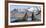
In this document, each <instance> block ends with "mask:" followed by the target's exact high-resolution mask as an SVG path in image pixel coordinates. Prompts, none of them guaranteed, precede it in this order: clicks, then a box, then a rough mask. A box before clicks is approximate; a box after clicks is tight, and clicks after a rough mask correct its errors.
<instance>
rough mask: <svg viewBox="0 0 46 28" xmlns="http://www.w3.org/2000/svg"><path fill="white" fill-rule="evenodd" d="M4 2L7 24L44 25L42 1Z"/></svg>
mask: <svg viewBox="0 0 46 28" xmlns="http://www.w3.org/2000/svg"><path fill="white" fill-rule="evenodd" d="M6 4H7V5H6V7H5V8H6V13H5V14H6V15H7V16H6V18H7V19H6V22H7V23H8V26H37V25H44V3H40V2H21V1H8V2H7V3H6Z"/></svg>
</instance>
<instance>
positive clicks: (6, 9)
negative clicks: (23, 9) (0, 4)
mask: <svg viewBox="0 0 46 28" xmlns="http://www.w3.org/2000/svg"><path fill="white" fill-rule="evenodd" d="M8 3H23V4H41V5H43V23H42V24H29V25H11V26H9V25H8ZM44 7H45V6H44V3H42V2H24V1H5V27H6V28H7V27H24V26H40V25H44V22H45V21H44V15H45V12H44V11H45V9H44Z"/></svg>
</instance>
